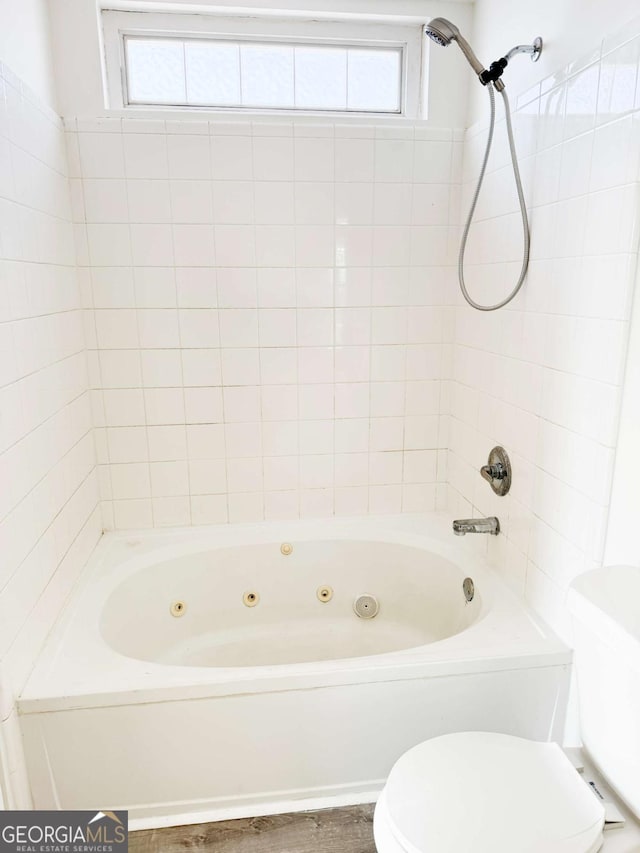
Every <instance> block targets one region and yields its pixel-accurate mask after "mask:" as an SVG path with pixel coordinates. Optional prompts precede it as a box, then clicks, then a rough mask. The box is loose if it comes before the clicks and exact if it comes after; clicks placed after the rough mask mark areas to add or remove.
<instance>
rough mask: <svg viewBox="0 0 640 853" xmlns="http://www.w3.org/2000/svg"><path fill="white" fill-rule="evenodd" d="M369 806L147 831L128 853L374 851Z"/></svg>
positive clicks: (136, 834)
mask: <svg viewBox="0 0 640 853" xmlns="http://www.w3.org/2000/svg"><path fill="white" fill-rule="evenodd" d="M373 808H374V807H373V805H365V806H350V807H348V808H342V809H323V810H322V811H317V812H297V813H293V814H282V815H272V816H270V817H253V818H246V819H243V820H227V821H221V822H220V823H200V824H194V825H193V826H172V827H167V828H166V829H147V830H143V831H141V832H132V833H131V835H130V836H129V851H130V853H185V851H202V852H203V853H375V850H376V848H375V845H374V843H373Z"/></svg>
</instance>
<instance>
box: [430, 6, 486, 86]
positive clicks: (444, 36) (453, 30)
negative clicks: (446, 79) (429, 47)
mask: <svg viewBox="0 0 640 853" xmlns="http://www.w3.org/2000/svg"><path fill="white" fill-rule="evenodd" d="M424 32H425V35H427V36H429V38H430V39H431V40H432V41H434V42H435V43H436V44H439V45H440V46H441V47H448V46H449V45H450V44H451V42H452V41H455V42H457V43H458V47H459V48H460V50H461V51H462V52H463V53H464V55H465V56H466V58H467V62H468V63H469V65H470V66H471V67H472V68H473V70H474V71H475V72H476V74H477V75H478V76H480V75H481V74H482V73H483V72H484V71H485V68H484V65H482V63H481V62H480V60H479V59H478V57H477V56H476V55H475V53H474V52H473V51H472V50H471V45H470V44H469V42H468V41H467V40H466V39H465V38H463V36H462V35H461V33H460V30H459V29H458V28H457V27H456V25H455V24H452V23H451V21H448V20H447V19H446V18H433V20H431V21H429V23H428V24H427V26H426V27H425V30H424Z"/></svg>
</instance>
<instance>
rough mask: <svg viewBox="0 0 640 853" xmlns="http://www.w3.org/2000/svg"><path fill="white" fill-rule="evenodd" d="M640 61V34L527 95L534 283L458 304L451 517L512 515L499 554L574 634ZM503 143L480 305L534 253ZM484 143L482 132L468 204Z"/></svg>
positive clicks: (622, 314)
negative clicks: (571, 617)
mask: <svg viewBox="0 0 640 853" xmlns="http://www.w3.org/2000/svg"><path fill="white" fill-rule="evenodd" d="M639 58H640V26H636V27H631V28H628V29H627V30H626V31H625V33H624V34H619V35H616V36H612V37H608V38H607V39H605V41H604V43H603V44H602V45H601V46H600V47H599V48H598V49H597V50H595V51H592V52H591V53H589V54H588V55H587V56H585V57H584V58H580V59H578V60H577V61H576V62H574V63H572V64H571V65H570V66H569V67H568V68H566V69H564V70H563V71H562V72H560V73H558V74H556V75H553V76H552V77H551V78H549V79H547V80H544V81H542V83H541V84H540V85H538V86H535V87H534V88H533V89H531V90H529V91H527V92H525V93H524V94H523V95H521V96H520V97H519V98H518V99H517V101H516V99H515V98H513V97H512V101H513V102H514V105H516V106H517V113H516V116H515V123H516V130H517V141H518V149H519V152H520V156H521V162H522V167H523V174H524V177H525V184H526V189H527V195H528V201H529V205H530V209H531V211H532V213H531V235H532V256H531V267H530V272H529V277H528V281H527V283H526V286H525V287H524V289H523V291H522V292H521V294H519V296H518V297H517V298H516V300H515V301H514V302H513V303H512V304H511V305H510V306H509V307H508V308H507V309H505V310H504V311H501V312H498V313H496V314H488V315H487V314H481V313H478V312H474V311H472V310H471V309H470V308H467V307H466V306H464V305H463V304H462V303H460V306H459V307H458V309H457V311H456V330H455V344H454V357H453V360H454V368H453V380H454V381H453V383H452V401H451V411H452V418H451V440H450V453H449V481H450V485H451V504H450V505H451V508H452V510H453V511H454V512H455V513H456V514H459V515H467V514H469V515H470V514H475V515H488V514H496V515H498V516H499V517H500V520H501V524H502V528H503V532H504V533H505V535H504V536H500V537H499V538H498V539H497V540H495V541H492V542H490V543H488V546H489V551H490V555H491V557H492V559H493V560H494V561H495V562H496V564H497V565H498V566H499V568H500V569H501V571H502V572H503V573H504V576H505V578H506V579H507V580H508V581H509V582H510V583H511V584H512V585H514V586H515V587H516V588H518V589H519V590H520V591H521V592H522V593H523V594H524V595H525V596H526V598H527V599H528V601H529V602H530V603H531V604H532V605H533V606H534V608H535V609H537V610H538V611H539V612H540V613H541V614H542V615H543V616H544V617H545V618H546V619H547V620H548V621H549V622H550V623H551V624H552V625H553V626H554V627H555V628H556V629H557V630H559V631H560V632H561V633H563V634H564V635H565V636H569V632H568V625H567V615H566V610H565V607H564V600H565V595H566V590H567V586H568V584H569V583H570V581H571V579H572V578H573V577H574V576H575V575H576V574H578V573H580V572H582V571H585V570H586V569H589V568H591V567H593V566H594V565H597V564H599V563H600V562H601V560H602V556H603V545H604V535H605V530H606V523H607V512H608V504H609V497H610V484H611V476H612V470H613V459H614V450H615V444H616V439H617V422H618V409H619V398H620V391H621V382H622V376H623V368H624V361H625V351H626V341H627V335H628V321H629V313H630V303H631V296H632V291H633V283H634V275H635V266H636V260H637V251H638V214H639V211H640V206H639V199H638V180H639V178H640V171H639V167H640V80H639V75H638V61H639ZM498 109H500V105H498ZM499 137H500V142H501V143H502V144H501V145H499V151H498V152H497V155H496V157H495V158H494V160H493V164H492V169H491V174H490V175H488V177H487V182H486V188H485V191H484V194H483V197H482V200H481V203H480V206H479V209H478V221H477V223H476V225H475V228H474V231H475V233H474V234H473V235H472V239H471V240H470V244H469V253H468V263H467V279H468V282H469V285H470V290H471V293H472V294H473V295H474V296H475V298H476V299H478V300H480V301H495V300H496V297H499V296H502V295H503V294H506V293H507V292H508V290H509V289H510V287H511V285H512V283H513V282H514V281H515V279H516V278H517V273H518V260H519V258H520V251H521V242H520V239H521V238H520V231H519V224H518V213H517V202H516V198H515V194H514V192H513V189H512V187H513V181H512V176H511V175H510V165H509V161H508V151H507V148H506V145H505V144H504V125H502V126H501V127H500V128H499ZM484 138H485V131H484V128H481V127H474V128H472V129H471V130H470V132H469V133H468V137H467V141H466V151H465V172H464V181H465V186H464V193H463V195H464V196H466V197H467V198H466V199H465V200H464V204H463V208H465V209H466V203H467V201H468V196H469V193H470V188H471V182H472V180H474V178H475V175H476V174H477V166H478V160H479V157H480V156H481V153H482V150H483V146H484ZM494 444H503V445H504V446H505V447H506V448H507V449H508V451H509V453H510V454H511V457H512V461H513V467H514V484H513V488H512V492H511V494H510V495H509V496H508V497H507V498H504V499H502V498H496V497H495V496H494V495H493V493H492V492H491V491H490V489H489V488H488V486H487V484H486V483H485V482H484V481H483V480H482V479H481V478H480V477H479V476H478V474H477V468H478V467H479V465H481V464H483V463H484V461H485V459H486V457H487V453H488V451H489V449H490V448H491V447H492V446H493V445H494ZM484 544H485V545H486V544H487V543H484Z"/></svg>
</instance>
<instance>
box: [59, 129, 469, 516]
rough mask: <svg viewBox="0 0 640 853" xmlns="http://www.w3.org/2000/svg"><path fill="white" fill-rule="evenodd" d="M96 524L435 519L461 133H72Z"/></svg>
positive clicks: (442, 456) (444, 425)
mask: <svg viewBox="0 0 640 853" xmlns="http://www.w3.org/2000/svg"><path fill="white" fill-rule="evenodd" d="M67 142H68V149H69V161H70V164H71V170H72V171H71V174H72V181H71V184H72V197H73V200H74V204H73V210H74V220H75V222H76V235H77V245H78V262H79V265H80V268H81V275H82V282H83V294H84V305H85V308H86V309H87V310H86V318H87V326H86V329H87V342H88V348H89V367H90V382H91V387H92V388H93V389H94V392H93V402H94V406H93V412H94V419H95V426H96V428H97V429H96V440H97V449H98V461H99V464H100V488H101V496H102V501H103V519H104V524H105V526H106V527H108V528H111V527H115V528H126V527H150V526H163V525H179V524H207V523H215V522H224V521H245V520H255V519H262V518H266V519H272V518H294V517H298V516H302V517H310V516H324V515H331V514H334V513H335V514H339V515H350V514H356V513H366V512H368V511H371V512H399V511H401V510H405V511H413V510H422V509H434V508H435V506H436V501H437V499H438V496H439V495H440V497H441V498H444V496H445V488H444V483H445V478H446V469H445V462H446V453H445V448H446V447H447V443H448V417H447V408H446V399H447V395H446V393H445V391H446V383H447V380H448V377H449V371H450V354H451V346H450V344H451V340H452V330H453V324H452V320H453V316H452V310H453V309H452V304H453V299H454V294H455V282H454V279H453V268H452V261H453V242H452V241H451V239H450V237H451V236H452V235H451V233H450V232H452V230H453V229H452V227H451V223H452V222H453V223H455V222H456V221H457V205H456V201H457V193H458V191H459V176H460V162H461V149H462V140H461V136H460V135H459V134H454V133H453V132H452V131H448V130H447V131H432V130H431V131H430V130H425V129H421V128H414V127H413V126H411V125H403V126H398V127H393V126H380V127H377V126H374V125H361V126H358V125H352V124H342V125H335V126H334V125H331V124H318V123H310V122H305V121H304V120H299V121H296V122H295V123H291V122H287V121H283V122H277V123H276V122H273V123H266V122H255V123H253V124H252V123H249V122H247V123H236V124H226V123H221V122H219V121H218V122H212V123H210V124H207V123H206V122H193V121H183V122H176V121H167V122H164V121H155V120H154V121H140V120H135V119H123V120H120V119H113V120H99V121H80V120H78V121H77V122H69V123H68V133H67Z"/></svg>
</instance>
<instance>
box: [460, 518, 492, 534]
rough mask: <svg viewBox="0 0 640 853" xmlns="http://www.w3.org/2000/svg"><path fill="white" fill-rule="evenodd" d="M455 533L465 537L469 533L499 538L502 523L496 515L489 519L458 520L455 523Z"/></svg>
mask: <svg viewBox="0 0 640 853" xmlns="http://www.w3.org/2000/svg"><path fill="white" fill-rule="evenodd" d="M453 532H454V533H455V535H456V536H465V535H466V534H467V533H488V534H489V535H490V536H497V535H498V533H500V522H499V521H498V519H497V518H496V517H495V515H492V516H490V517H489V518H457V519H456V520H455V521H454V522H453Z"/></svg>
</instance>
